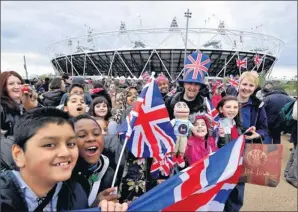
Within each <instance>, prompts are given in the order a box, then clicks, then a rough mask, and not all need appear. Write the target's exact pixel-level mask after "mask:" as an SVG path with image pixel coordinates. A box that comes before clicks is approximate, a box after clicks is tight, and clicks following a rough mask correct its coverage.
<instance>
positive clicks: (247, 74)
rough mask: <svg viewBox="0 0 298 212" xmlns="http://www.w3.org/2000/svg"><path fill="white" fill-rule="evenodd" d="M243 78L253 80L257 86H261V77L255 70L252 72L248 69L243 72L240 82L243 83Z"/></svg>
mask: <svg viewBox="0 0 298 212" xmlns="http://www.w3.org/2000/svg"><path fill="white" fill-rule="evenodd" d="M243 79H247V80H249V81H252V82H253V83H254V84H255V86H256V87H258V86H259V77H258V75H257V74H256V73H255V72H251V71H246V72H243V73H242V74H241V76H240V78H239V83H241V81H242V80H243Z"/></svg>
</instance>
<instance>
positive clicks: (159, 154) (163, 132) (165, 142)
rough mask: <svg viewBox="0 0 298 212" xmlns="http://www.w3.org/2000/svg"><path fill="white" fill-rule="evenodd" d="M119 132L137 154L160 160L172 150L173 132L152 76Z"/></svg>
mask: <svg viewBox="0 0 298 212" xmlns="http://www.w3.org/2000/svg"><path fill="white" fill-rule="evenodd" d="M118 132H119V134H125V139H127V147H128V149H129V150H130V151H131V152H132V154H133V155H134V156H135V157H137V158H148V157H150V158H151V157H155V158H157V159H158V160H161V159H162V158H163V157H164V155H165V154H166V153H167V152H174V146H175V142H176V136H175V134H174V130H173V127H172V125H171V123H170V118H169V114H168V111H167V109H166V107H165V105H164V100H163V98H162V95H161V93H160V91H159V89H158V86H157V84H156V82H155V80H153V79H152V78H150V79H149V81H148V82H147V84H146V85H145V86H144V87H143V90H142V92H141V94H140V96H139V97H138V99H137V101H136V103H135V104H134V106H133V109H132V111H131V112H130V113H129V114H128V116H127V117H126V121H124V122H123V124H122V125H121V126H120V128H119V130H118Z"/></svg>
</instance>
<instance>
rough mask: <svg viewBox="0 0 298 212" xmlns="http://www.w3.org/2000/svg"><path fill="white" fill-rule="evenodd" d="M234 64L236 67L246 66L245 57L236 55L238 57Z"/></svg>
mask: <svg viewBox="0 0 298 212" xmlns="http://www.w3.org/2000/svg"><path fill="white" fill-rule="evenodd" d="M236 64H237V67H238V68H247V57H245V58H243V59H240V58H239V57H238V59H237V60H236Z"/></svg>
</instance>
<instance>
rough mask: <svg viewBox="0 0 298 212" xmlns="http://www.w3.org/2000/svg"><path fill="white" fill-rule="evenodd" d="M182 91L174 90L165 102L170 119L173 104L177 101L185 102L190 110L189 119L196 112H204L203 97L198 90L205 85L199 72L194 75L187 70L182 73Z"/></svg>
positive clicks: (172, 113)
mask: <svg viewBox="0 0 298 212" xmlns="http://www.w3.org/2000/svg"><path fill="white" fill-rule="evenodd" d="M180 83H183V88H184V90H183V91H180V92H179V91H178V92H176V93H175V94H174V95H173V96H172V97H171V98H168V99H167V101H166V102H165V104H166V107H167V109H168V112H169V116H170V119H173V118H174V106H175V104H176V103H177V102H181V101H182V102H185V103H186V104H187V106H188V107H189V110H190V120H191V121H192V119H193V118H194V117H193V116H194V115H195V114H196V113H198V112H206V107H205V104H204V97H203V96H202V95H201V94H200V90H202V89H204V88H205V87H206V85H205V83H204V77H202V76H201V74H197V75H195V73H194V71H188V72H186V74H185V75H184V78H183V80H180Z"/></svg>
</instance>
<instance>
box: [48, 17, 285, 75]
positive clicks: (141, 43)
mask: <svg viewBox="0 0 298 212" xmlns="http://www.w3.org/2000/svg"><path fill="white" fill-rule="evenodd" d="M186 32H187V33H186ZM186 34H187V35H186ZM186 38H187V39H186ZM186 40H187V42H186ZM186 45H187V51H186V54H187V55H188V54H191V53H192V52H194V51H198V50H199V51H201V52H203V53H205V54H207V55H208V56H209V57H210V59H211V66H210V69H209V72H208V74H209V76H217V77H223V76H228V75H231V74H232V75H236V74H240V73H241V72H242V71H245V70H255V71H257V72H258V73H264V74H269V73H270V72H271V70H272V68H273V67H274V64H275V62H276V61H277V60H278V58H279V56H280V53H281V51H282V50H283V48H284V42H283V41H281V40H280V39H278V38H275V37H273V36H270V35H265V34H261V33H256V32H248V31H239V30H231V29H227V28H226V27H225V24H224V22H223V21H221V22H220V24H219V25H218V27H217V28H188V29H186V28H179V26H178V24H177V21H176V19H175V18H174V19H173V20H172V22H171V25H170V26H169V27H168V28H153V29H144V28H141V29H135V30H130V29H126V26H125V23H124V22H121V26H120V29H119V30H117V31H110V32H93V31H92V30H89V31H88V33H87V34H86V35H83V36H76V37H70V38H67V39H63V40H60V41H57V42H55V43H53V44H52V45H50V46H49V48H48V49H47V50H48V52H49V54H50V57H51V63H52V65H53V68H54V70H55V71H56V73H60V74H63V73H69V74H70V75H72V76H77V75H80V76H93V77H96V76H103V75H105V76H113V77H116V76H124V77H131V78H133V77H139V76H141V74H142V73H144V72H146V71H147V72H149V73H151V72H153V71H154V72H155V73H160V72H163V73H164V74H165V75H168V76H169V77H170V78H171V79H172V80H175V79H177V78H179V77H181V73H182V71H183V66H184V57H185V55H184V53H185V48H186ZM255 55H258V56H260V57H261V59H262V62H261V64H260V65H258V66H256V65H255V63H254V57H255ZM245 57H246V58H247V69H239V68H238V67H237V65H236V60H237V59H239V58H245Z"/></svg>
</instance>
